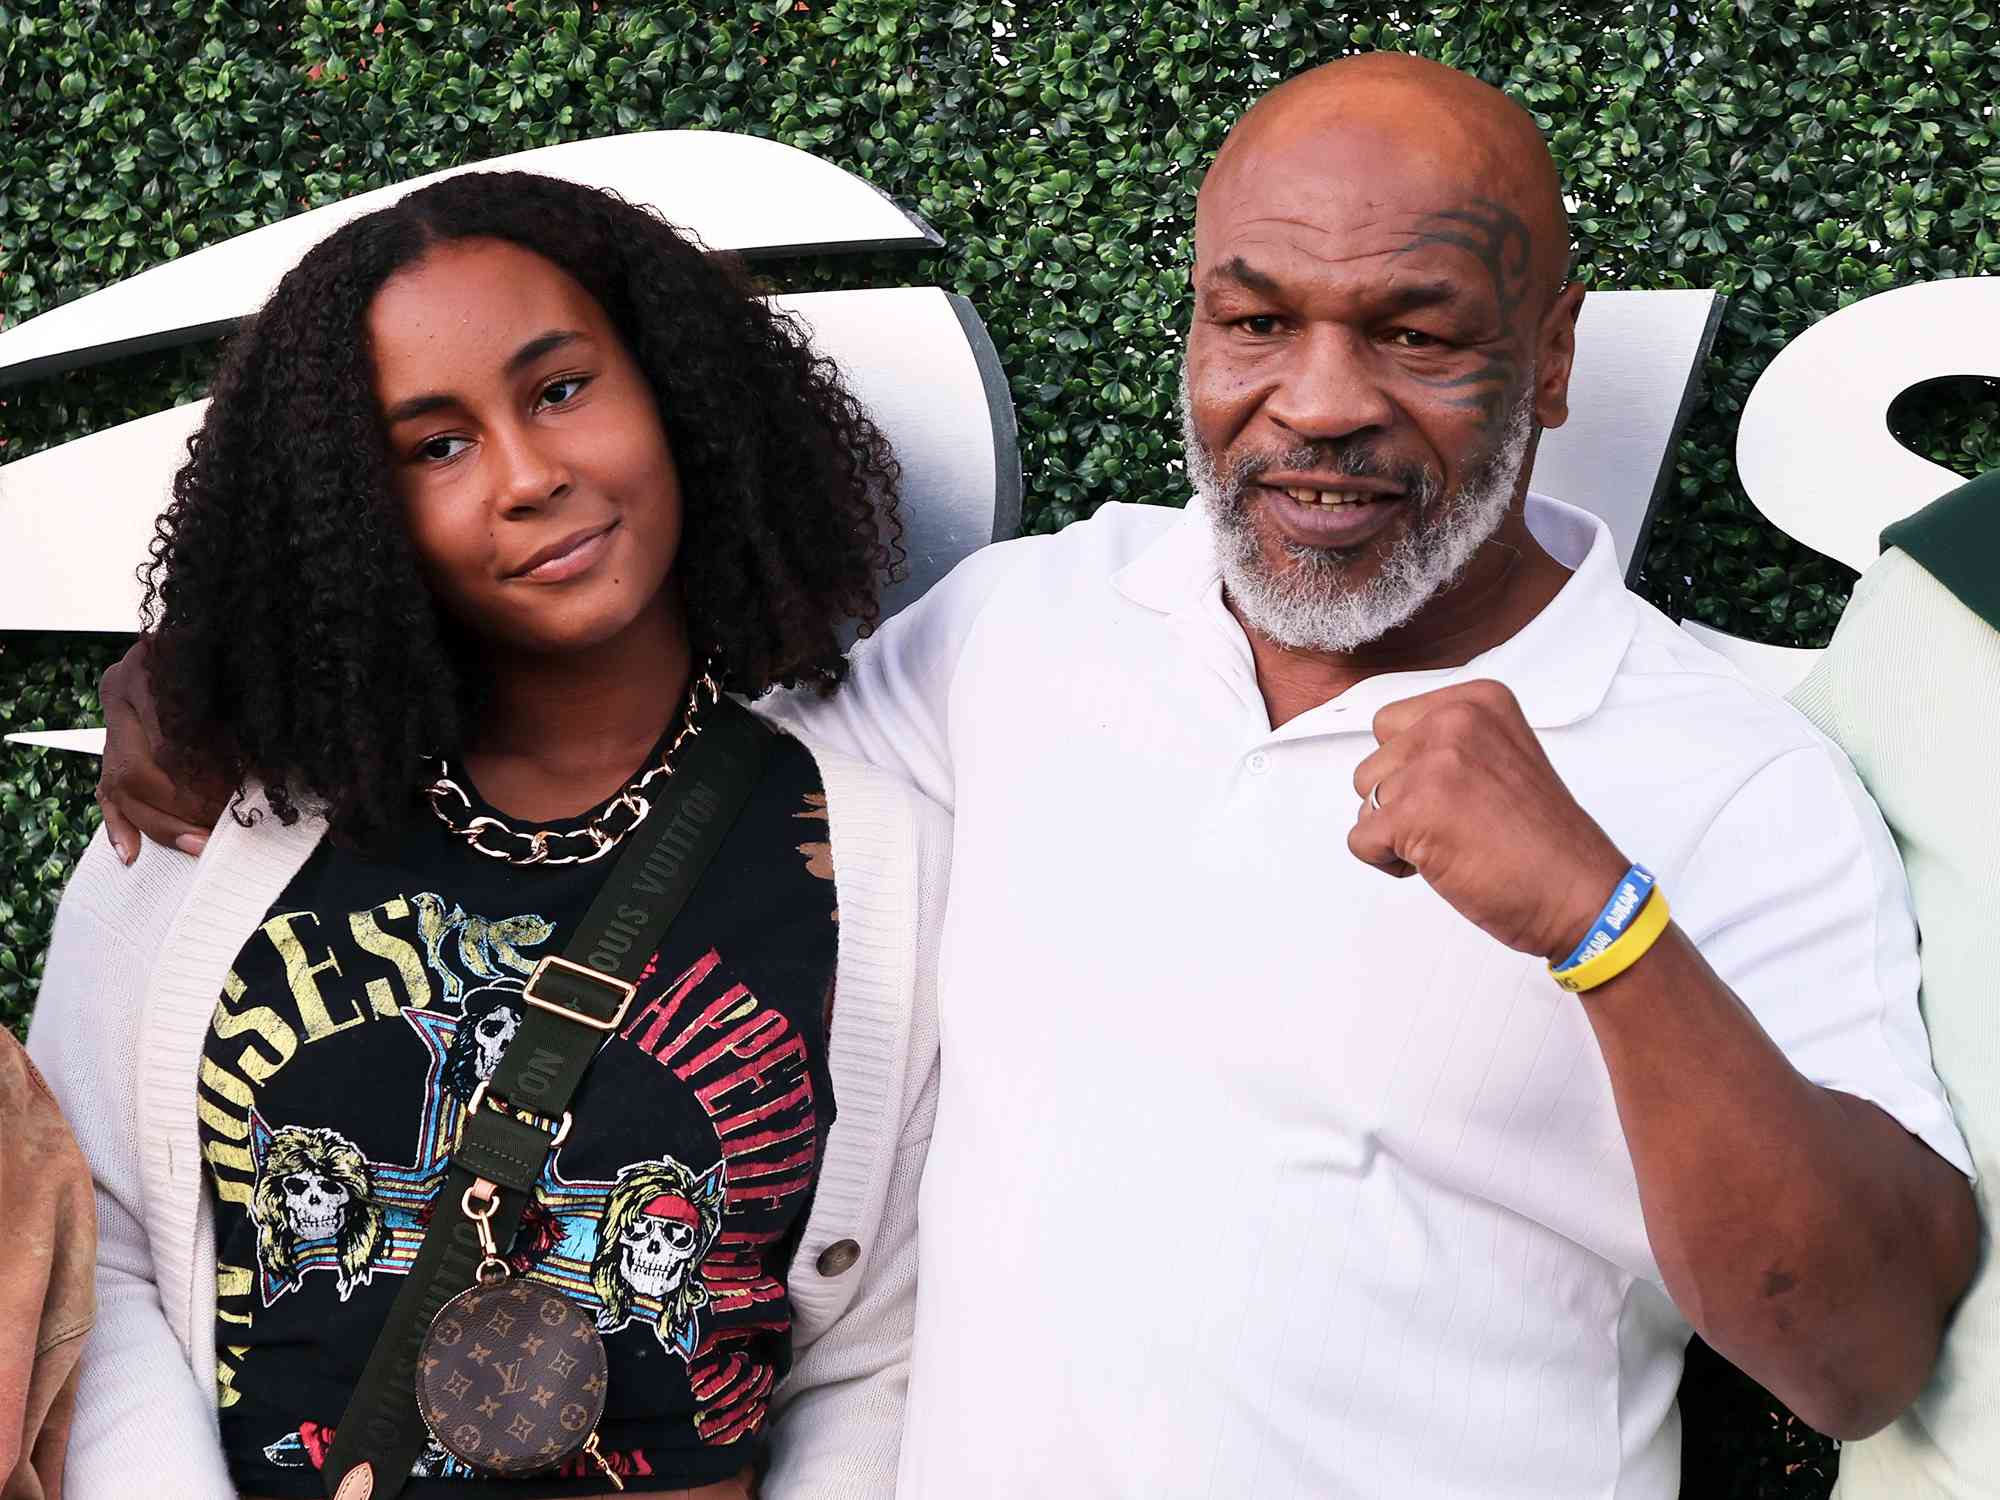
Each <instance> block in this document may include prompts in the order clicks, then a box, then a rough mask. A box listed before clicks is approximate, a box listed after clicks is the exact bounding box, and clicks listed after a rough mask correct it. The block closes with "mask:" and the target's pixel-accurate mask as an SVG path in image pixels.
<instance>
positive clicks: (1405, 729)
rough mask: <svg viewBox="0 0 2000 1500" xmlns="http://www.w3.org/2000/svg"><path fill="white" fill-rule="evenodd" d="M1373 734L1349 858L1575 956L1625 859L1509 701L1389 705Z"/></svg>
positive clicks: (1490, 687) (1527, 945) (1495, 691)
mask: <svg viewBox="0 0 2000 1500" xmlns="http://www.w3.org/2000/svg"><path fill="white" fill-rule="evenodd" d="M1374 727H1375V738H1376V740H1377V742H1378V745H1379V748H1378V749H1377V750H1376V751H1375V753H1374V754H1373V755H1370V756H1369V757H1368V758H1367V759H1366V760H1364V761H1362V762H1361V764H1360V765H1359V766H1358V767H1356V768H1355V772H1354V791H1355V795H1356V796H1358V797H1359V798H1360V799H1361V808H1360V813H1359V815H1358V817H1357V818H1356V820H1355V824H1354V828H1353V830H1352V831H1351V832H1350V833H1349V834H1348V836H1347V846H1348V848H1349V849H1351V850H1352V851H1353V852H1354V854H1355V856H1356V857H1357V858H1359V859H1361V860H1363V861H1365V862H1366V863H1368V864H1371V865H1374V866H1375V867H1376V868H1377V869H1380V870H1382V871H1383V872H1385V873H1386V874H1390V875H1395V876H1399V877H1400V876H1406V875H1421V876H1423V877H1424V879H1425V880H1426V881H1427V882H1429V884H1430V886H1431V888H1432V889H1433V890H1435V891H1436V892H1437V893H1438V894H1439V895H1440V896H1442V897H1444V899H1445V900H1446V901H1448V902H1450V903H1451V905H1452V907H1453V908H1454V909H1456V910H1457V911H1458V913H1459V914H1460V915H1461V916H1463V917H1464V918H1466V920H1467V921H1470V922H1472V923H1474V924H1476V925H1477V926H1479V927H1480V928H1482V929H1484V930H1485V931H1486V932H1488V933H1490V934H1491V935H1492V936H1493V937H1495V938H1497V939H1499V940H1500V941H1501V942H1503V943H1505V944H1506V945H1507V946H1508V947H1509V948H1512V949H1515V950H1516V951H1517V952H1521V953H1532V954H1535V955H1537V956H1539V957H1542V958H1545V959H1547V960H1549V961H1550V962H1552V963H1553V962H1556V961H1558V960H1560V959H1562V958H1564V957H1565V956H1567V955H1568V953H1569V952H1570V950H1571V949H1573V948H1574V947H1575V946H1576V944H1577V943H1578V942H1579V941H1580V940H1581V939H1582V938H1583V936H1584V934H1585V933H1586V932H1588V931H1589V930H1590V926H1591V923H1592V922H1593V921H1595V920H1596V917H1597V913H1598V912H1599V910H1600V909H1601V908H1602V907H1603V905H1604V902H1605V900H1606V898H1608V897H1609V896H1610V894H1611V892H1612V891H1613V890H1615V889H1616V888H1617V885H1618V882H1619V880H1620V879H1622V878H1623V877H1624V874H1625V872H1626V870H1627V868H1628V867H1629V862H1628V861H1627V860H1626V859H1625V858H1624V856H1622V855H1621V854H1620V853H1619V852H1618V849H1617V847H1616V846H1615V845H1614V844H1613V843H1612V842H1611V840H1610V838H1609V837H1607V836H1606V834H1605V832H1604V830H1603V829H1601V828H1599V827H1598V826H1597V823H1596V821H1595V820H1594V819H1592V818H1591V816H1590V814H1589V813H1587V812H1585V811H1584V810H1583V808H1582V807H1580V806H1579V805H1578V804H1577V800H1576V798H1574V797H1573V796H1571V795H1570V791H1569V788H1568V787H1566V786H1564V785H1563V782H1562V778H1561V777H1560V776H1558V775H1557V774H1556V770H1555V767H1554V766H1552V765H1550V764H1549V758H1548V756H1547V755H1546V754H1544V753H1543V751H1542V747H1541V742H1540V741H1539V740H1537V739H1536V738H1535V731H1534V730H1533V729H1532V728H1531V727H1530V726H1529V724H1528V721H1527V719H1526V718H1525V717H1524V716H1523V714H1522V713H1521V706H1520V704H1519V703H1517V702H1516V701H1515V699H1514V695H1513V693H1512V692H1510V691H1509V690H1508V689H1507V688H1506V687H1505V686H1503V685H1502V684H1500V683H1498V682H1492V681H1486V680H1482V681H1478V682H1461V683H1454V684H1453V685H1452V686H1450V687H1446V688H1439V689H1438V690H1437V691H1435V692H1430V693H1422V694H1419V695H1418V696H1417V697H1414V698H1405V699H1403V700H1402V701H1401V702H1398V703H1391V704H1389V705H1388V706H1387V707H1385V708H1384V709H1382V711H1381V712H1380V713H1378V714H1376V715H1375V726H1374Z"/></svg>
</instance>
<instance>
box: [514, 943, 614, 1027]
mask: <svg viewBox="0 0 2000 1500" xmlns="http://www.w3.org/2000/svg"><path fill="white" fill-rule="evenodd" d="M552 973H553V974H554V975H555V976H557V981H558V982H559V983H563V984H567V985H570V986H571V987H572V992H574V986H575V983H576V981H577V980H579V979H580V980H582V981H584V982H585V984H586V985H595V986H597V987H598V988H600V989H607V990H610V991H611V992H612V993H613V994H615V995H617V996H618V1008H617V1009H616V1010H615V1011H613V1012H612V1013H611V1016H610V1018H609V1019H608V1020H603V1021H600V1020H598V1019H597V1018H596V1017H595V1016H592V1015H586V1014H585V1013H584V1012H583V1011H580V1010H578V1009H577V1008H576V1007H575V1006H574V1005H566V1004H564V1003H563V1002H562V1001H561V1000H559V999H555V998H553V997H547V996H543V995H538V994H536V993H535V987H536V986H537V985H539V984H540V983H541V982H542V979H543V977H544V976H545V975H549V974H552ZM638 993H639V986H638V985H636V984H629V983H627V982H626V981H625V980H623V979H614V978H612V977H611V975H609V974H600V973H598V972H597V970H595V969H591V968H586V967H585V966H584V965H582V964H579V963H571V962H570V961H569V960H568V959H566V958H564V957H562V956H561V955H560V954H554V953H551V954H549V955H548V956H547V957H546V958H544V959H543V960H542V961H541V962H540V963H538V964H536V965H535V972H534V973H532V974H530V975H529V976H528V983H527V986H526V988H525V989H523V990H522V992H521V998H522V999H523V1000H525V1001H527V1003H528V1004H530V1005H532V1006H534V1007H535V1008H536V1009H538V1010H545V1011H548V1012H550V1013H551V1014H552V1015H558V1016H562V1017H564V1018H565V1019H566V1020H571V1021H574V1022H576V1023H577V1024H578V1025H579V1026H588V1027H589V1028H590V1029H591V1030H592V1031H616V1030H617V1029H618V1023H619V1022H621V1021H623V1020H624V1019H625V1012H626V1011H628V1010H630V1009H631V1008H632V997H633V996H634V995H636V994H638Z"/></svg>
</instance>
